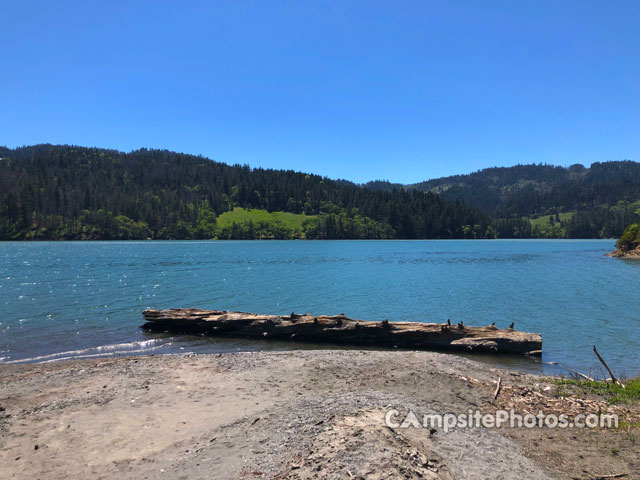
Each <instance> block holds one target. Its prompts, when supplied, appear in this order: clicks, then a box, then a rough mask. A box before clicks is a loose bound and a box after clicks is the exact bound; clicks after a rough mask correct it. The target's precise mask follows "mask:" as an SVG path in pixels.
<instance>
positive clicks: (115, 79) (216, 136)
mask: <svg viewBox="0 0 640 480" xmlns="http://www.w3.org/2000/svg"><path fill="white" fill-rule="evenodd" d="M639 23H640V1H637V0H631V1H624V0H616V1H607V0H601V1H589V0H577V1H570V0H562V1H559V0H549V1H544V0H534V1H524V0H517V1H513V0H509V1H491V0H487V1H478V0H473V1H429V0H422V1H415V2H414V1H402V0H390V1H375V0H368V1H352V0H339V1H325V0H315V1H301V0H293V1H279V0H262V1H248V0H229V1H213V0H212V1H202V2H197V1H177V0H176V1H171V2H170V1H161V0H154V1H148V2H145V1H137V0H135V1H132V0H128V1H115V0H109V1H106V0H105V1H101V2H97V1H90V0H82V1H64V0H56V1H51V0H46V1H41V2H33V1H28V0H15V1H8V0H0V144H4V145H7V146H9V147H15V146H19V145H30V144H34V143H43V142H48V143H67V144H77V145H85V146H99V147H107V148H116V149H120V150H124V151H129V150H133V149H136V148H139V147H149V148H167V149H170V150H176V151H182V152H186V153H195V154H202V155H205V156H208V157H210V158H213V159H215V160H219V161H222V162H226V163H231V164H233V163H248V164H249V165H251V166H262V167H269V168H284V169H295V170H302V171H307V172H313V173H318V174H321V175H327V176H329V177H334V178H346V179H350V180H354V181H358V182H363V181H367V180H372V179H388V180H391V181H397V182H403V183H410V182H417V181H420V180H424V179H428V178H433V177H438V176H443V175H449V174H455V173H468V172H471V171H474V170H477V169H480V168H484V167H489V166H495V165H499V166H501V165H512V164H516V163H532V162H534V163H539V162H543V163H553V164H558V165H570V164H572V163H584V164H590V163H592V162H594V161H606V160H621V159H631V160H636V161H640V34H639V33H638V32H639V30H638V24H639Z"/></svg>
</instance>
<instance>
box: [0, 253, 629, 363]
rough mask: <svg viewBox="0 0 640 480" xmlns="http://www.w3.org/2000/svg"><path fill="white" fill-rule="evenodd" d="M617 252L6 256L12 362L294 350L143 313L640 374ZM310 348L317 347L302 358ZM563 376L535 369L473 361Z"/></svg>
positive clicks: (2, 339)
mask: <svg viewBox="0 0 640 480" xmlns="http://www.w3.org/2000/svg"><path fill="white" fill-rule="evenodd" d="M613 246H614V241H612V240H443V241H440V240H437V241H436V240H430V241H391V240H386V241H384V240H383V241H245V242H241V241H165V242H161V241H158V242H154V241H142V242H33V243H26V242H2V243H0V299H1V300H0V305H2V315H1V316H0V362H5V363H6V362H22V361H27V362H30V361H55V360H61V359H69V358H90V357H94V356H115V355H123V354H126V355H136V354H162V353H184V352H197V353H211V352H229V351H244V350H265V349H286V348H291V344H289V343H281V342H269V341H249V340H231V339H215V338H205V337H188V336H184V337H181V336H176V335H167V334H151V333H148V332H145V331H143V330H141V329H140V328H139V326H140V325H141V324H142V316H141V311H142V310H143V309H145V308H175V307H201V308H210V309H221V310H242V311H249V312H258V313H273V314H288V313H291V312H292V311H295V312H310V313H315V314H337V313H342V312H344V313H345V314H347V315H348V316H350V317H352V318H359V319H365V320H376V321H380V320H384V319H386V318H388V319H389V320H391V321H394V320H403V321H428V322H444V321H446V320H447V319H448V318H450V319H451V321H452V322H453V323H457V322H458V321H460V320H462V321H464V323H465V324H467V325H488V324H490V323H491V322H496V325H497V326H498V327H501V328H506V327H507V326H508V325H509V324H510V323H511V322H515V328H516V329H519V330H527V331H531V332H541V333H542V335H543V349H544V355H543V361H545V362H549V361H555V362H561V363H562V364H564V365H567V366H570V367H572V368H576V369H579V370H580V371H583V372H591V373H593V374H596V375H597V374H599V373H600V370H601V369H600V368H599V366H598V364H597V361H596V360H595V356H594V355H593V351H592V346H593V345H597V346H598V350H599V351H600V353H601V354H602V355H603V357H604V358H605V360H607V362H608V363H609V364H610V366H611V367H612V368H614V370H615V371H616V372H617V373H620V374H626V375H635V374H638V373H640V355H639V354H638V346H639V341H640V262H639V261H631V260H620V259H615V258H609V257H604V256H603V254H604V253H607V252H609V251H611V250H612V249H613ZM297 347H300V348H311V347H314V346H313V345H298V346H297ZM474 358H479V359H481V360H483V361H489V362H493V363H496V364H497V365H499V366H509V367H516V368H521V369H525V370H529V371H544V372H547V373H561V372H562V370H561V369H560V368H559V367H551V366H542V365H540V363H537V362H536V360H535V359H532V358H521V357H511V356H500V357H487V356H482V357H478V356H474Z"/></svg>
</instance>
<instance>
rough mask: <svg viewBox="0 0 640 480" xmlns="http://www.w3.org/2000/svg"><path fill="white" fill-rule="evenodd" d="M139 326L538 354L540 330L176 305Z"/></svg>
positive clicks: (148, 316)
mask: <svg viewBox="0 0 640 480" xmlns="http://www.w3.org/2000/svg"><path fill="white" fill-rule="evenodd" d="M142 315H143V316H144V319H145V321H146V323H145V324H144V325H143V326H142V328H145V329H148V330H153V331H170V332H177V333H189V334H208V335H217V336H227V337H245V338H246V337H248V338H267V339H278V340H295V341H303V342H316V343H332V344H341V345H367V346H374V347H399V348H411V349H440V350H453V351H471V352H494V353H516V354H528V355H539V354H540V353H541V351H542V335H540V334H539V333H527V332H519V331H517V330H514V329H513V328H509V329H506V330H501V329H498V328H496V327H495V326H493V325H491V326H488V327H468V326H462V325H460V326H458V325H449V324H447V323H421V322H389V321H387V320H385V321H382V322H370V321H363V320H353V319H351V318H347V317H345V316H344V315H343V314H340V315H319V316H314V315H309V314H304V315H296V314H294V313H292V314H291V315H258V314H255V313H244V312H226V311H219V310H200V309H196V308H176V309H170V310H145V311H144V312H142Z"/></svg>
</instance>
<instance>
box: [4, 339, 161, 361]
mask: <svg viewBox="0 0 640 480" xmlns="http://www.w3.org/2000/svg"><path fill="white" fill-rule="evenodd" d="M171 344H172V342H166V341H162V340H158V339H153V340H142V341H138V342H127V343H115V344H112V345H100V346H98V347H89V348H83V349H80V350H69V351H66V352H57V353H50V354H48V355H39V356H37V357H30V358H20V359H16V360H8V361H6V362H4V361H3V363H46V362H56V361H60V360H70V359H76V358H91V357H109V356H116V355H126V354H129V353H140V352H148V351H151V350H157V349H159V348H162V347H165V346H169V345H171ZM5 358H6V357H2V358H0V361H2V360H4V359H5Z"/></svg>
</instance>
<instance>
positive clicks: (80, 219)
mask: <svg viewBox="0 0 640 480" xmlns="http://www.w3.org/2000/svg"><path fill="white" fill-rule="evenodd" d="M0 158H1V159H0V172H1V174H0V239H4V240H7V239H144V238H156V239H184V238H212V237H214V236H216V235H217V234H219V235H218V236H220V237H221V238H259V235H265V236H266V237H267V238H288V237H287V235H290V234H289V233H286V232H282V231H278V228H277V227H278V226H277V225H275V226H274V225H236V226H235V230H233V229H234V227H231V230H232V231H226V230H225V231H221V230H220V229H216V218H217V216H219V215H220V214H221V213H223V212H225V211H229V210H231V209H233V207H236V206H240V207H244V208H258V209H265V210H268V211H288V212H293V213H303V212H304V213H305V214H307V215H316V216H317V217H315V218H314V219H313V221H311V222H309V224H307V225H306V226H305V235H306V237H307V238H464V237H468V238H484V236H485V235H486V233H487V231H488V232H489V234H491V235H493V234H494V232H493V231H492V230H491V228H490V227H491V219H490V217H489V216H488V215H485V214H483V213H480V212H479V211H478V210H476V209H474V208H471V207H469V206H468V205H466V204H465V203H464V202H460V201H458V202H449V201H447V200H444V199H443V198H441V197H440V196H438V195H435V194H432V193H425V192H421V191H418V190H410V191H409V190H405V189H393V190H388V191H373V190H370V189H366V188H362V187H359V186H356V185H354V184H351V183H350V182H345V181H332V180H329V179H326V178H323V177H320V176H317V175H306V174H303V173H298V172H294V171H282V170H265V169H261V168H256V169H251V168H249V167H248V166H243V165H234V166H229V165H226V164H223V163H218V162H214V161H211V160H209V159H207V158H204V157H200V156H193V155H185V154H181V153H175V152H170V151H166V150H147V149H141V150H137V151H134V152H131V153H122V152H118V151H115V150H105V149H98V148H84V147H76V146H52V145H37V146H32V147H22V148H16V149H7V148H2V149H0ZM247 229H248V231H247ZM252 232H254V233H252ZM255 232H258V233H255Z"/></svg>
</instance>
